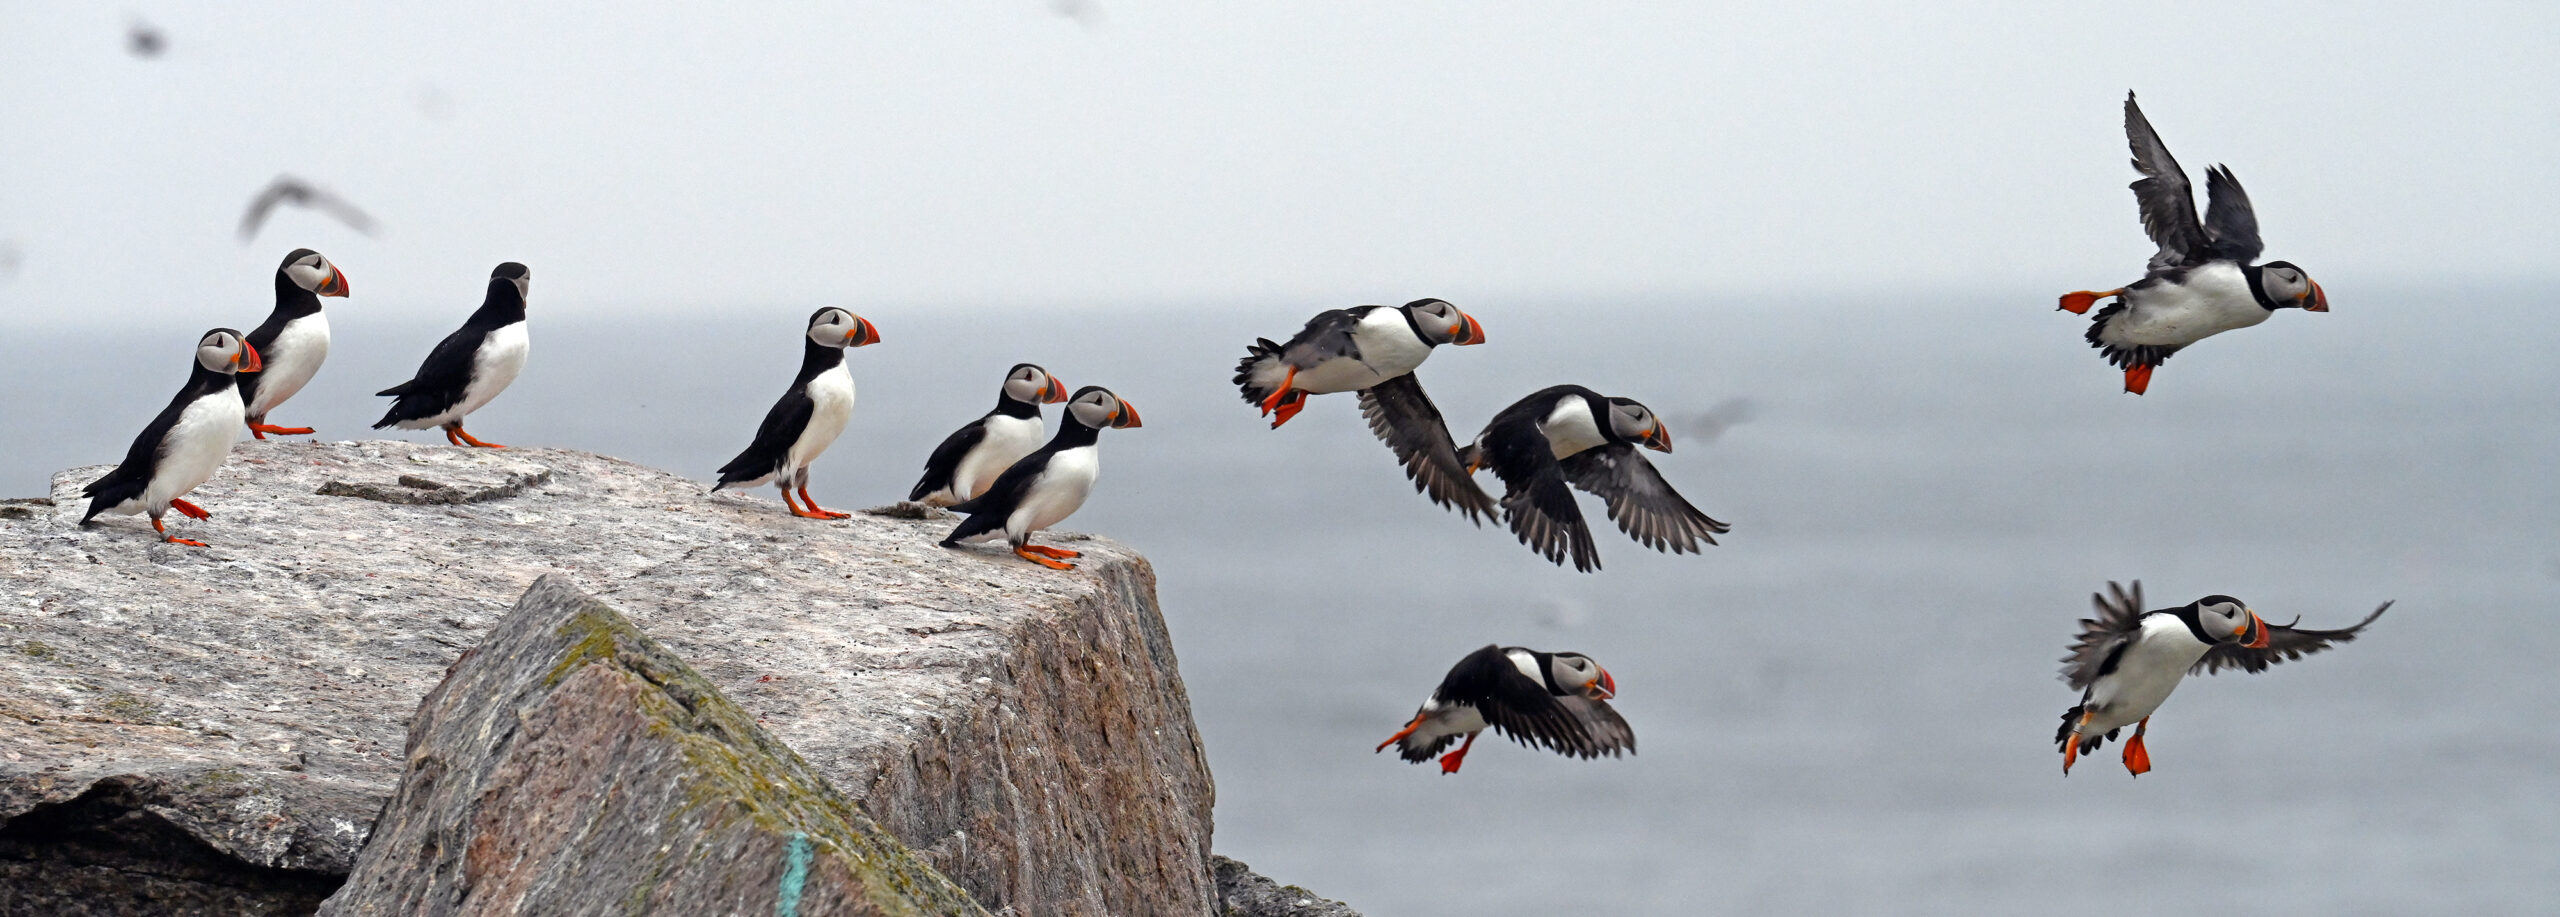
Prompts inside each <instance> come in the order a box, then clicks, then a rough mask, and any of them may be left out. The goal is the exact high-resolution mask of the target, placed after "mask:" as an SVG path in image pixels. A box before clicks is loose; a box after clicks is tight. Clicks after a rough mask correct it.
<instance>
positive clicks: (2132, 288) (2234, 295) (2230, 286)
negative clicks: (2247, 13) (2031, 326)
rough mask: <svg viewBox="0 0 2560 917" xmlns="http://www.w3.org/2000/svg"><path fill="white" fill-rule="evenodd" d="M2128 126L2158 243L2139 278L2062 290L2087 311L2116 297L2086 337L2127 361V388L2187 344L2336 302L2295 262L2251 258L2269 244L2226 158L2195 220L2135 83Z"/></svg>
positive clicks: (2112, 358)
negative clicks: (2288, 312) (2261, 237)
mask: <svg viewBox="0 0 2560 917" xmlns="http://www.w3.org/2000/svg"><path fill="white" fill-rule="evenodd" d="M2124 133H2125V138H2126V140H2127V141H2129V142H2130V143H2131V145H2132V147H2133V167H2134V169H2135V170H2136V171H2139V172H2141V173H2142V177H2141V178H2139V179H2136V180H2135V181H2134V183H2133V185H2132V186H2131V187H2132V188H2133V198H2134V201H2135V202H2136V203H2137V204H2139V205H2141V208H2142V230H2143V232H2144V233H2146V234H2148V235H2150V236H2151V241H2152V242H2154V243H2156V244H2158V245H2159V246H2160V250H2159V251H2158V252H2155V253H2153V254H2152V256H2151V263H2150V265H2149V266H2148V268H2147V269H2146V273H2144V274H2143V276H2142V279H2141V280H2137V281H2134V282H2133V283H2132V284H2130V285H2128V286H2123V287H2118V288H2116V289H2113V290H2079V291H2075V292H2071V293H2064V294H2062V309H2063V310H2064V311H2067V312H2070V313H2072V314H2074V315H2083V314H2087V313H2088V311H2089V307H2090V306H2093V305H2096V304H2097V302H2098V300H2101V299H2105V298H2107V297H2110V296H2112V297H2115V302H2113V303H2111V304H2109V305H2108V306H2107V307H2106V308H2104V309H2100V310H2098V314H2097V315H2096V316H2094V317H2092V318H2091V319H2090V320H2089V331H2088V333H2087V334H2086V335H2085V337H2086V338H2087V339H2088V341H2089V346H2091V347H2095V348H2097V349H2098V351H2099V352H2100V353H2102V354H2104V355H2105V356H2106V358H2107V362H2108V363H2110V364H2113V365H2116V366H2120V367H2123V368H2124V390H2125V391H2127V392H2131V393H2133V394H2136V395H2140V394H2142V393H2144V392H2146V391H2149V390H2150V388H2151V372H2152V370H2154V369H2157V368H2158V367H2159V366H2160V364H2161V363H2163V362H2166V361H2167V360H2168V359H2169V355H2171V354H2174V353H2177V352H2178V351H2179V350H2181V349H2183V348H2185V347H2186V346H2187V345H2189V344H2193V343H2195V342H2197V341H2201V340H2204V339H2205V338H2209V337H2212V336H2214V335H2217V334H2221V333H2223V332H2225V331H2232V330H2236V329H2240V328H2247V327H2249V326H2251V325H2255V324H2258V323H2261V322H2264V321H2266V320H2267V318H2268V317H2269V316H2272V315H2274V314H2275V313H2276V310H2279V309H2301V310H2303V311H2305V312H2327V311H2329V294H2328V293H2327V292H2326V291H2323V290H2322V289H2320V284H2319V283H2318V282H2317V281H2314V280H2312V279H2311V275H2309V274H2306V273H2304V272H2303V270H2302V269H2301V268H2299V267H2295V266H2294V265H2293V263H2292V262H2289V261H2269V262H2267V263H2265V264H2253V263H2251V262H2254V261H2256V260H2257V259H2258V255H2259V253H2260V252H2262V251H2264V250H2265V249H2266V244H2265V243H2263V242H2261V241H2259V239H2258V214H2257V212H2256V211H2254V210H2252V209H2250V206H2249V192H2247V191H2243V190H2241V188H2240V179H2238V178H2235V177H2233V176H2232V174H2231V170H2230V169H2229V168H2227V167H2224V166H2220V165H2216V166H2214V167H2212V168H2210V169H2206V170H2205V190H2206V191H2207V192H2208V193H2210V194H2211V195H2212V203H2211V204H2210V205H2209V206H2207V207H2206V208H2205V213H2204V219H2202V220H2198V219H2197V218H2196V202H2195V192H2194V190H2193V188H2192V186H2190V185H2188V184H2187V173H2186V171H2185V170H2183V169H2180V168H2179V167H2178V160H2176V159H2175V158H2172V157H2171V156H2170V155H2169V146H2168V144H2165V143H2162V142H2160V134H2159V132H2157V131H2154V130H2152V129H2151V121H2150V120H2149V119H2146V118H2144V117H2143V116H2142V107H2141V106H2139V105H2136V104H2134V100H2133V93H2131V92H2127V93H2125V95H2124Z"/></svg>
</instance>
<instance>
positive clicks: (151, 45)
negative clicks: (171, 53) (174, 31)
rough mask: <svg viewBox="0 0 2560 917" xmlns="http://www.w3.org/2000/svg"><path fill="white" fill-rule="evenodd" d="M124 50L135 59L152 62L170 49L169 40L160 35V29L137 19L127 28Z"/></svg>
mask: <svg viewBox="0 0 2560 917" xmlns="http://www.w3.org/2000/svg"><path fill="white" fill-rule="evenodd" d="M124 49H125V52H126V53H128V54H132V55H133V56H135V57H139V58H142V59H143V60H150V59H152V58H155V57H159V56H160V52H162V51H166V50H168V49H169V39H168V37H167V36H164V35H162V34H160V29H159V27H157V26H154V25H152V24H151V23H148V22H144V21H142V20H141V19H140V18H136V19H134V20H133V24H132V25H130V26H126V27H125V31H124Z"/></svg>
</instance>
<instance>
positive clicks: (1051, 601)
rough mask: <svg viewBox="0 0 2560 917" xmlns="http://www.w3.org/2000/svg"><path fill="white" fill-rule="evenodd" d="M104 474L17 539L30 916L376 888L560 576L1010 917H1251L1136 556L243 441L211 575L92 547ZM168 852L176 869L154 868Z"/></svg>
mask: <svg viewBox="0 0 2560 917" xmlns="http://www.w3.org/2000/svg"><path fill="white" fill-rule="evenodd" d="M103 472H104V469H102V468H83V469H74V470H72V471H68V472H64V473H63V474H61V475H59V476H57V477H56V478H55V481H54V490H53V494H52V497H53V499H54V504H53V505H51V506H45V505H42V504H19V505H22V506H25V507H26V508H27V510H28V511H27V512H23V513H13V514H11V515H12V518H0V905H5V904H6V902H8V901H9V900H11V899H9V898H8V897H7V896H9V895H12V894H22V895H23V894H31V893H35V892H33V891H30V889H29V888H27V887H18V888H17V889H16V890H15V891H12V890H11V889H12V886H11V884H10V883H12V882H13V881H21V880H26V878H27V877H33V879H32V880H31V881H34V882H37V883H46V882H53V881H56V880H57V879H59V878H61V877H65V876H75V875H89V876H93V877H96V878H98V879H99V880H100V881H101V882H107V883H112V882H113V881H119V880H121V881H127V882H130V883H139V884H143V885H149V884H151V883H155V882H156V883H161V884H162V885H165V886H166V887H156V886H155V888H157V890H156V891H153V892H151V893H152V894H157V895H161V896H162V899H161V900H169V901H182V900H183V901H197V900H202V901H216V900H222V901H232V902H234V903H235V904H236V906H215V905H205V907H207V908H209V910H206V911H204V912H207V913H231V912H251V913H254V912H258V911H254V910H249V908H251V907H252V903H254V902H271V903H270V904H265V905H255V906H259V907H270V908H272V910H270V911H267V912H272V913H307V912H308V908H309V904H310V903H311V902H313V901H316V899H317V895H315V894H313V889H314V888H315V887H317V888H318V891H319V894H325V893H326V889H327V887H329V886H330V885H332V884H333V883H334V881H335V877H340V876H344V875H346V874H347V872H348V871H349V870H350V869H351V868H353V866H354V865H355V860H356V852H357V850H358V849H359V848H360V847H361V846H362V844H363V842H364V840H365V838H366V836H367V834H368V832H369V831H370V830H371V829H372V826H373V823H374V819H375V817H376V815H377V814H378V813H379V812H381V810H382V807H383V804H384V802H385V801H386V800H387V799H389V798H390V796H391V794H392V790H393V787H394V784H395V783H396V782H397V781H398V779H399V778H400V777H401V775H402V772H403V768H404V758H403V753H402V749H403V747H404V743H405V738H406V736H407V733H408V727H409V724H410V719H411V716H412V715H413V714H414V713H415V712H416V711H417V710H418V703H419V699H420V698H421V697H424V696H425V695H426V694H427V692H428V691H429V690H430V689H432V688H434V687H435V686H436V685H437V684H438V682H439V681H440V680H441V679H442V678H443V676H444V674H445V671H446V668H447V667H448V666H449V665H451V664H452V663H453V662H454V660H455V659H456V658H457V657H458V656H460V655H461V653H462V651H463V650H464V649H466V648H468V647H471V646H474V645H476V644H478V643H479V642H480V641H481V639H482V637H483V635H484V634H485V633H486V632H487V631H488V630H489V628H490V627H491V626H492V625H493V624H494V623H495V622H496V621H497V620H498V619H499V617H500V616H501V615H503V614H504V613H505V612H506V611H507V609H508V608H509V607H510V606H511V605H512V604H513V602H514V600H515V598H516V597H517V596H518V595H519V594H521V593H523V592H524V590H525V589H526V588H527V586H528V585H530V584H531V583H533V582H534V581H535V580H536V579H537V578H538V577H540V576H542V575H544V574H548V573H558V574H560V575H562V576H563V577H564V578H565V582H567V583H569V584H573V585H575V586H576V587H578V588H579V589H581V590H583V591H585V592H587V593H589V594H592V595H594V596H596V597H598V598H599V599H601V600H603V601H605V602H608V603H610V604H611V605H612V606H613V607H615V608H617V609H619V610H620V611H622V612H623V613H624V614H625V615H627V616H628V617H629V618H630V620H631V621H632V622H633V623H634V624H636V625H637V626H638V627H639V629H640V630H642V631H644V632H646V633H648V634H650V635H651V636H652V637H654V638H656V639H657V640H659V641H660V642H662V643H663V644H664V645H665V646H666V648H667V650H668V651H670V652H672V653H673V654H674V655H675V656H677V657H680V658H683V659H685V660H686V661H688V662H689V663H691V664H692V666H693V667H694V668H695V669H696V670H698V671H699V672H700V673H701V675H702V677H703V678H704V679H705V680H706V681H708V682H709V683H710V684H711V685H712V686H714V687H715V688H716V689H717V690H718V691H719V692H720V693H721V694H723V695H725V696H727V697H728V698H729V699H731V700H733V701H735V702H736V703H737V704H738V706H739V707H740V708H741V709H743V710H744V711H746V713H747V714H749V715H751V716H752V717H754V719H755V720H756V722H757V723H759V724H760V725H762V726H763V727H764V729H766V730H767V731H769V732H770V733H771V734H772V735H773V736H774V737H776V738H778V739H780V740H781V741H782V742H784V743H785V744H787V745H788V746H790V747H791V748H792V749H794V750H796V751H797V752H798V753H799V755H800V756H801V758H803V759H805V760H806V761H807V763H808V765H809V767H810V768H811V770H813V771H814V772H815V773H816V774H817V775H819V776H820V777H821V778H823V779H824V780H826V781H827V782H829V783H831V784H833V785H834V786H835V787H837V788H838V789H840V790H841V791H843V792H844V793H845V794H846V795H847V796H849V797H852V798H854V799H856V800H858V801H859V802H860V803H861V805H862V807H863V809H864V810H865V811H867V812H868V813H869V814H870V815H871V816H872V817H873V818H875V819H877V820H878V822H879V823H880V824H881V825H882V826H883V827H885V828H887V829H888V830H889V832H890V833H891V834H892V835H894V836H896V837H897V838H899V839H901V840H903V841H904V842H905V843H907V844H908V845H909V846H911V847H913V848H914V849H915V850H916V851H917V853H918V854H919V855H920V856H921V857H922V858H923V859H924V860H925V862H926V863H927V864H928V865H930V866H932V867H934V868H935V869H937V870H939V871H941V872H942V873H944V874H946V875H948V876H950V877H951V878H952V879H953V880H954V881H956V882H958V883H959V885H960V886H961V887H963V888H965V889H966V890H967V891H968V892H969V893H970V894H971V895H972V896H973V897H974V898H975V899H976V900H977V901H978V902H980V903H981V904H984V905H986V906H987V907H988V908H990V909H994V910H998V911H1001V910H1003V909H1006V908H1011V909H1013V910H1014V911H1015V912H1016V913H1024V914H1029V913H1037V914H1044V915H1046V914H1205V913H1211V912H1213V911H1214V910H1215V909H1216V908H1217V907H1218V906H1219V900H1220V899H1219V897H1218V894H1217V890H1216V887H1215V885H1214V879H1213V877H1212V875H1211V871H1210V866H1209V862H1210V860H1209V839H1210V827H1211V826H1210V804H1211V801H1212V796H1213V790H1212V786H1211V783H1210V778H1209V773H1208V769H1207V766H1206V764H1205V762H1204V760H1203V757H1202V754H1201V749H1200V738H1199V734H1198V732H1197V731H1196V730H1195V729H1194V727H1193V724H1192V720H1191V714H1190V703H1189V701H1188V699H1187V698H1186V697H1185V696H1184V694H1183V688H1182V680H1181V677H1180V674H1179V672H1178V670H1177V669H1176V666H1175V662H1174V654H1173V648H1172V643H1171V640H1170V638H1169V637H1168V636H1167V634H1166V632H1165V627H1164V621H1163V618H1162V616H1161V614H1160V613H1159V611H1158V609H1157V607H1156V602H1155V583H1154V572H1153V570H1152V569H1151V568H1150V567H1149V566H1148V564H1147V562H1146V561H1145V559H1144V558H1141V557H1139V556H1137V555H1136V554H1134V553H1132V552H1130V551H1128V550H1127V549H1125V548H1122V547H1120V546H1118V545H1115V544H1112V543H1110V542H1107V541H1102V540H1098V539H1082V538H1079V537H1078V536H1073V535H1066V536H1061V537H1060V539H1059V540H1060V542H1061V543H1063V544H1066V545H1068V546H1071V547H1074V548H1076V549H1079V550H1082V551H1084V552H1085V557H1084V559H1083V561H1082V563H1083V566H1082V568H1081V569H1078V570H1075V571H1072V572H1064V573H1061V572H1056V571H1050V570H1046V569H1042V568H1039V567H1035V566H1032V565H1030V564H1027V563H1023V562H1021V561H1019V560H1017V559H1015V558H1013V557H1011V556H1009V555H1005V554H1002V553H998V552H996V551H992V550H990V551H981V552H974V553H973V552H965V551H959V552H955V551H951V550H946V549H943V548H938V547H935V546H934V542H935V541H936V540H938V539H939V538H940V536H941V535H942V533H943V532H944V531H945V530H947V528H948V526H949V525H951V524H952V523H951V521H950V520H949V519H947V518H939V519H937V518H893V517H888V516H870V515H857V516H855V517H854V518H852V519H847V520H843V521H838V522H819V521H814V520H806V519H799V518H794V517H791V516H788V515H785V514H784V513H783V512H782V509H781V506H780V504H779V503H778V502H777V501H774V500H772V499H770V498H765V497H762V496H757V497H747V496H741V495H736V494H728V493H724V494H719V495H715V496H705V495H704V494H703V486H702V485H701V484H700V483H698V482H694V481H690V480H687V479H684V478H680V477H676V476H674V475H670V474H667V473H665V472H661V471H656V470H652V469H648V468H644V467H640V466H637V465H632V464H629V463H626V462H621V461H617V460H614V459H610V458H606V457H603V456H598V455H592V454H587V453H580V452H571V451H562V450H547V449H508V450H504V451H497V452H493V451H480V450H464V449H457V448H453V447H448V446H441V445H433V446H430V445H417V444H410V443H396V442H359V443H294V444H283V443H244V444H243V445H241V446H240V447H239V448H238V450H237V451H236V452H235V453H234V457H233V459H232V461H231V462H230V463H229V464H228V465H227V466H225V467H224V468H223V470H222V471H221V473H219V474H217V475H216V476H215V477H214V479H213V480H212V481H211V482H210V483H208V484H206V485H205V486H204V487H202V488H200V489H199V490H198V491H197V492H196V493H195V494H194V496H193V499H194V500H195V501H196V502H198V503H200V504H202V505H203V506H204V507H205V508H206V509H208V510H210V511H211V512H212V513H213V517H212V519H210V520H207V521H203V522H196V521H189V520H179V523H180V524H179V525H177V526H175V527H176V528H177V529H179V530H180V531H182V532H183V533H184V534H186V535H188V536H191V537H195V538H199V539H201V540H204V541H207V542H209V543H211V545H212V547H209V548H190V547H184V546H178V545H167V544H161V543H159V542H157V541H155V540H153V539H152V538H151V537H150V529H149V527H148V525H147V524H146V523H145V522H143V521H142V520H141V519H140V518H139V517H102V518H101V519H100V521H99V523H98V524H96V525H93V526H91V527H88V528H81V527H79V526H77V525H76V524H75V523H76V521H77V520H78V518H79V512H80V510H81V508H82V506H81V504H82V501H81V500H80V499H79V498H78V496H77V495H78V490H79V487H80V486H81V485H82V484H85V483H87V482H88V481H89V480H91V479H93V478H95V477H96V476H97V475H98V474H101V473H103ZM66 826H68V827H66ZM82 832H87V833H86V834H85V835H84V834H82ZM101 832H105V833H101ZM78 837H87V838H88V841H87V842H85V843H66V842H59V841H62V840H63V839H65V838H71V839H73V840H77V839H78ZM152 845H157V846H158V847H159V848H165V849H167V850H169V851H170V856H169V857H167V858H162V859H152V860H148V861H147V862H142V863H136V862H135V861H134V860H133V858H134V857H136V856H142V855H143V854H141V853H137V851H143V850H147V849H151V847H152ZM12 851H19V852H21V853H24V856H21V857H19V858H18V859H16V860H11V859H10V858H11V857H12V856H13V854H12ZM190 857H192V858H190ZM48 858H49V859H48ZM164 860H165V863H164ZM12 863H14V864H15V865H12ZM13 870H14V871H13ZM13 877H16V878H13ZM315 883H316V886H315ZM225 895H229V896H231V897H228V898H225V897H223V896H225ZM295 902H301V903H299V904H296V903H295ZM194 906H195V905H187V906H186V907H194ZM100 907H101V908H105V907H106V906H105V905H103V904H102V905H100ZM296 908H299V910H297V909H296ZM4 912H6V908H5V907H0V913H4ZM35 912H37V913H43V912H44V911H35ZM97 912H98V913H187V912H189V911H188V910H186V908H185V907H164V908H158V909H151V908H143V909H138V910H125V911H117V910H108V909H101V910H99V911H97Z"/></svg>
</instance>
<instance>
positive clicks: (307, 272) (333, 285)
mask: <svg viewBox="0 0 2560 917" xmlns="http://www.w3.org/2000/svg"><path fill="white" fill-rule="evenodd" d="M288 283H290V284H293V286H294V288H295V289H299V290H302V291H304V292H307V293H310V294H312V295H314V296H345V295H347V275H345V274H342V273H339V272H338V266H337V265H334V264H330V263H329V259H327V258H323V257H321V256H320V253H319V252H315V251H312V250H310V249H307V248H297V249H294V250H293V254H290V255H286V256H284V263H283V264H281V265H278V266H277V267H276V292H279V293H281V292H284V285H285V284H288Z"/></svg>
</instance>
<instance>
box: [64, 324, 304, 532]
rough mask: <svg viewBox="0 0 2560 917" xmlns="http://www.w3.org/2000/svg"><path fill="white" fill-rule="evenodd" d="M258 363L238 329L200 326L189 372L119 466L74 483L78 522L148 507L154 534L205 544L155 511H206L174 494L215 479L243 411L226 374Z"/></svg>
mask: <svg viewBox="0 0 2560 917" xmlns="http://www.w3.org/2000/svg"><path fill="white" fill-rule="evenodd" d="M263 368H265V361H263V360H261V359H260V358H259V357H258V348H256V347H253V346H250V344H249V339H248V338H247V337H246V336H243V335H242V334H241V333H240V332H237V331H233V330H231V329H229V328H215V329H213V330H211V331H207V332H205V333H204V337H202V338H199V339H197V340H196V358H195V366H194V368H192V369H191V370H189V371H188V373H187V384H186V387H184V388H181V389H179V390H178V395H177V397H175V398H171V399H169V406H168V407H166V408H162V409H161V410H160V416H158V417H154V418H152V419H151V423H150V425H149V426H145V427H143V428H142V435H140V436H136V437H134V438H133V448H131V449H128V450H126V451H125V455H124V464H121V465H117V466H116V470H114V471H110V472H107V476H106V477H102V478H99V479H97V480H95V481H91V482H89V486H87V487H83V488H81V489H80V494H81V496H85V497H88V498H89V511H88V512H87V513H85V514H83V515H81V517H80V524H81V525H84V526H85V525H88V524H89V521H90V520H92V519H96V518H98V514H100V513H117V514H120V515H131V514H134V513H150V514H151V528H152V530H153V531H157V532H159V533H160V540H162V541H166V542H169V543H171V544H183V545H193V546H195V547H199V548H201V547H204V546H205V543H204V542H201V541H195V540H192V539H187V538H180V537H178V536H176V535H172V534H169V527H168V526H167V525H165V524H163V523H162V522H161V517H163V516H166V515H168V514H169V508H170V507H173V506H174V507H177V509H178V512H181V513H184V514H186V515H187V517H188V518H190V519H203V518H207V517H209V516H211V515H212V514H211V513H207V512H205V511H204V508H203V507H200V506H197V505H195V504H193V503H189V502H187V501H185V500H181V499H179V498H180V497H183V496H186V494H187V493H188V492H189V491H192V490H195V489H196V485H199V484H203V483H204V482H206V481H209V480H212V479H213V472H214V470H215V469H218V468H221V467H222V460H223V459H224V458H225V457H227V456H229V455H230V454H231V441H232V440H233V439H236V438H238V437H239V435H240V425H241V423H242V422H243V419H244V414H243V412H242V408H241V403H240V392H239V390H238V389H237V388H234V387H233V383H232V377H233V376H234V375H235V374H238V373H254V372H257V371H259V370H260V369H263Z"/></svg>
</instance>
